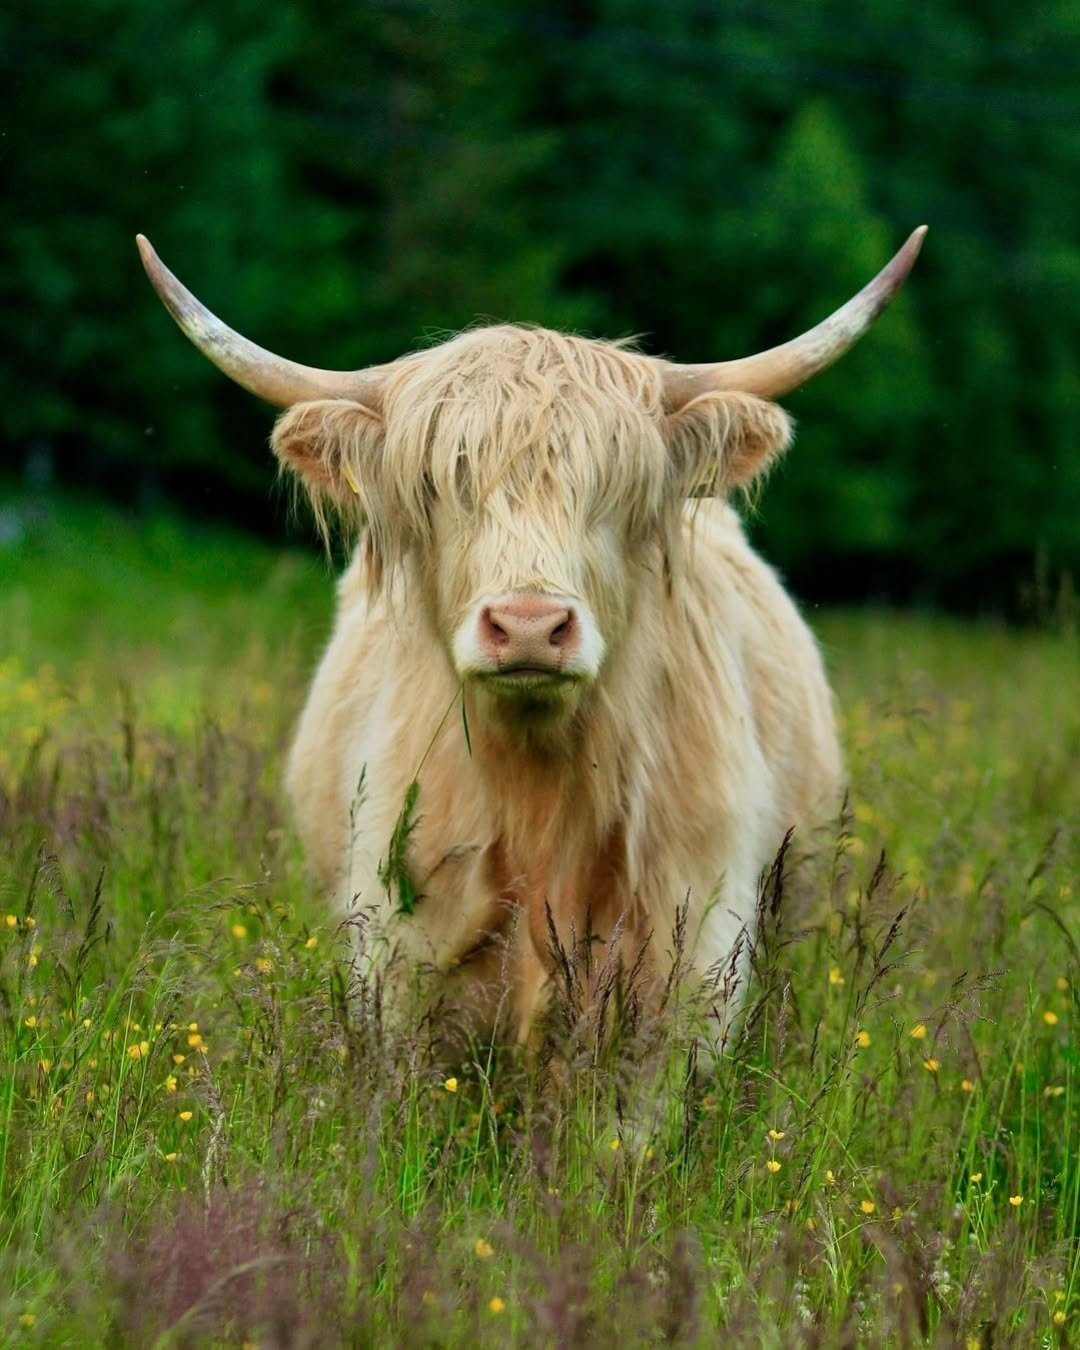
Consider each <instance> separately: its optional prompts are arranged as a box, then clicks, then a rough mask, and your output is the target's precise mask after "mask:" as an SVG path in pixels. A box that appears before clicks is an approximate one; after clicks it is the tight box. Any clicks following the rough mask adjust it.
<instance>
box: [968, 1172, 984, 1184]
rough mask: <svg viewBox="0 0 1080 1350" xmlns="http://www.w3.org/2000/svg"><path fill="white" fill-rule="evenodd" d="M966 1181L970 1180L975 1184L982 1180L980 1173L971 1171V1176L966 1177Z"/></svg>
mask: <svg viewBox="0 0 1080 1350" xmlns="http://www.w3.org/2000/svg"><path fill="white" fill-rule="evenodd" d="M968 1181H970V1182H972V1183H973V1184H974V1185H976V1186H977V1185H978V1184H979V1182H980V1181H982V1173H981V1172H972V1174H971V1176H969V1177H968Z"/></svg>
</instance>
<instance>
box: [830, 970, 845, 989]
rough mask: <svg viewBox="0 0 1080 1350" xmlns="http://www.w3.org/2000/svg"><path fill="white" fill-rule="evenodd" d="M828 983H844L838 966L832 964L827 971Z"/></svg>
mask: <svg viewBox="0 0 1080 1350" xmlns="http://www.w3.org/2000/svg"><path fill="white" fill-rule="evenodd" d="M829 983H830V984H837V985H839V984H843V983H844V976H843V973H842V972H841V970H840V967H839V966H833V968H832V969H831V970H830V971H829Z"/></svg>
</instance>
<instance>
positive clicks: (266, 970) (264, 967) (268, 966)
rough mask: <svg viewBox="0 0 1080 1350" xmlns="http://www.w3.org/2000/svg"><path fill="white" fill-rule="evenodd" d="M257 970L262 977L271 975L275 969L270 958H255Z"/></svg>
mask: <svg viewBox="0 0 1080 1350" xmlns="http://www.w3.org/2000/svg"><path fill="white" fill-rule="evenodd" d="M255 969H256V970H257V971H258V972H259V974H260V975H269V974H270V972H271V971H272V970H273V969H274V963H273V961H271V960H270V958H269V957H268V956H257V957H256V958H255Z"/></svg>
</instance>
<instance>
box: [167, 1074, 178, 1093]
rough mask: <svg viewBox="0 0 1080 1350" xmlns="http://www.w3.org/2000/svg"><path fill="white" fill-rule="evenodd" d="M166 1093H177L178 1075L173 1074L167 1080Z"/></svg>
mask: <svg viewBox="0 0 1080 1350" xmlns="http://www.w3.org/2000/svg"><path fill="white" fill-rule="evenodd" d="M165 1091H166V1092H175V1091H176V1074H174V1073H171V1074H169V1076H168V1078H166V1079H165Z"/></svg>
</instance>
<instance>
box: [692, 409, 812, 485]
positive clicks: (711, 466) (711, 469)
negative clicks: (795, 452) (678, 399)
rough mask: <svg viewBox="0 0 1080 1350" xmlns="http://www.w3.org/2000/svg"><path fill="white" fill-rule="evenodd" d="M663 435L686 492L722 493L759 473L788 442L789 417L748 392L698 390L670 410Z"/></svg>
mask: <svg viewBox="0 0 1080 1350" xmlns="http://www.w3.org/2000/svg"><path fill="white" fill-rule="evenodd" d="M666 421H667V439H668V445H669V447H670V449H671V456H672V460H673V463H674V465H675V467H676V471H677V473H678V474H679V477H680V479H681V481H682V483H683V484H684V485H685V486H684V490H685V492H686V495H687V496H693V497H723V496H726V495H727V493H729V492H730V491H732V489H734V488H738V487H746V486H748V485H749V484H750V483H752V482H753V481H754V479H755V478H759V477H760V476H761V475H762V474H763V473H765V472H766V470H767V469H768V468H769V467H770V465H771V464H772V463H773V462H774V461H775V460H776V459H777V458H778V457H779V456H780V455H781V454H782V453H783V452H784V451H785V450H786V449H787V448H788V446H789V445H790V444H791V441H792V437H793V436H794V433H795V427H794V423H793V422H792V420H791V418H790V417H789V416H788V414H787V413H786V412H785V411H784V410H783V408H780V407H778V406H777V405H776V404H775V403H768V402H766V400H765V399H762V398H756V397H755V396H754V395H753V394H739V393H732V392H729V391H725V392H721V393H715V394H701V395H699V396H698V397H697V398H695V399H692V400H691V401H690V402H689V403H687V404H686V405H685V406H684V407H682V408H680V409H679V411H678V412H675V413H669V414H668V417H667V419H666Z"/></svg>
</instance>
